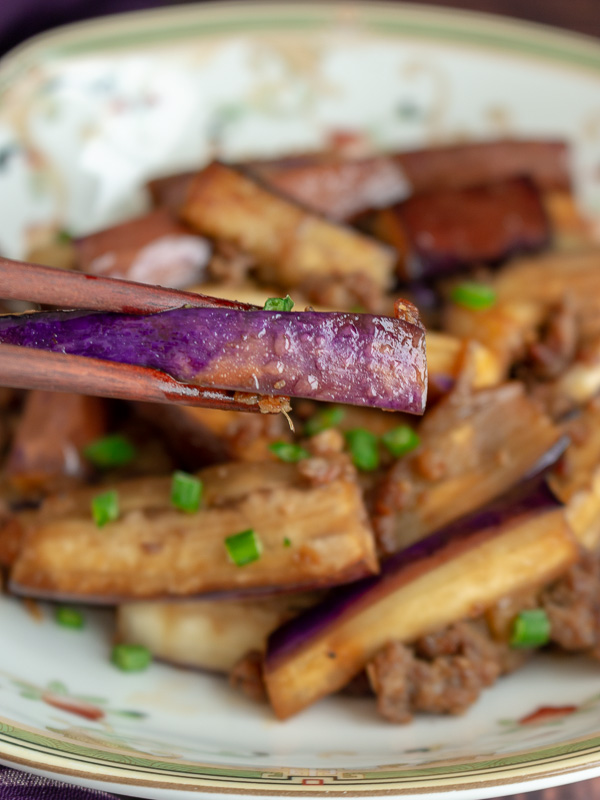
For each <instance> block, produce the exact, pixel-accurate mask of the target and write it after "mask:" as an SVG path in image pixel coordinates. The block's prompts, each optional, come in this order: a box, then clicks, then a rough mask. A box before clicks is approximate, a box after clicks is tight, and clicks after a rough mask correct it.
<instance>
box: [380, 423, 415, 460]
mask: <svg viewBox="0 0 600 800" xmlns="http://www.w3.org/2000/svg"><path fill="white" fill-rule="evenodd" d="M381 441H382V442H383V444H384V445H385V446H386V447H387V449H388V450H389V451H390V453H391V454H392V455H393V456H395V457H396V458H400V456H404V455H406V454H407V453H410V451H411V450H414V449H415V448H416V447H418V446H419V444H420V443H421V440H420V439H419V436H418V434H416V433H415V432H414V431H413V429H412V428H411V427H410V425H399V426H398V427H397V428H392V430H391V431H387V432H386V433H384V434H383V436H382V437H381Z"/></svg>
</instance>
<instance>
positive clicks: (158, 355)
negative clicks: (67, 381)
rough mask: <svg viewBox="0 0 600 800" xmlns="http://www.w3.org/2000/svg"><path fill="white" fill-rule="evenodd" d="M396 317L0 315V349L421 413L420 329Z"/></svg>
mask: <svg viewBox="0 0 600 800" xmlns="http://www.w3.org/2000/svg"><path fill="white" fill-rule="evenodd" d="M412 311H414V307H411V312H412ZM397 313H398V316H399V318H397V319H394V318H391V317H379V316H372V315H370V314H350V313H341V312H340V313H321V312H314V311H306V312H298V313H297V312H285V313H282V312H277V311H238V310H231V309H221V308H178V309H174V310H172V311H164V312H161V313H158V314H151V315H142V316H140V315H132V314H112V313H95V312H80V311H60V312H34V313H31V314H25V315H20V316H6V317H0V342H3V343H6V344H12V345H20V346H23V347H33V348H37V349H41V350H50V351H52V352H59V353H68V354H72V355H79V356H88V357H93V358H99V359H104V360H107V361H118V362H121V363H125V364H134V365H138V366H143V367H152V368H154V369H158V370H161V371H163V372H166V373H168V374H169V375H171V376H172V377H173V378H175V379H176V380H179V381H183V382H186V383H196V384H199V385H201V386H206V387H214V388H220V389H233V390H236V391H242V392H253V393H257V394H262V395H281V394H285V395H290V396H294V397H307V398H311V399H314V400H321V401H325V402H337V403H347V404H350V405H359V406H370V407H374V408H383V409H389V410H391V411H404V412H407V413H412V414H422V413H423V411H424V410H425V403H426V399H427V363H426V355H425V331H424V329H423V327H422V325H421V324H420V322H419V321H418V318H417V317H415V316H414V314H413V313H405V314H403V313H402V310H400V311H399V312H397Z"/></svg>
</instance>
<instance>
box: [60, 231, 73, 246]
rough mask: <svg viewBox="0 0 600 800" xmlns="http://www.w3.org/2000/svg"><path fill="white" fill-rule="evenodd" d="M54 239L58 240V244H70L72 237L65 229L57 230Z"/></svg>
mask: <svg viewBox="0 0 600 800" xmlns="http://www.w3.org/2000/svg"><path fill="white" fill-rule="evenodd" d="M56 241H57V242H59V244H70V243H71V242H72V241H73V237H72V236H71V234H70V233H69V231H65V230H62V231H57V233H56Z"/></svg>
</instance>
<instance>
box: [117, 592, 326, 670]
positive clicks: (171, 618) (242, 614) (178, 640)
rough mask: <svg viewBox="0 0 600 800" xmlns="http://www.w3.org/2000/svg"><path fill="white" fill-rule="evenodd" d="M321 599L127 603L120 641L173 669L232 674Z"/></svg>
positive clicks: (119, 626) (305, 596) (120, 612)
mask: <svg viewBox="0 0 600 800" xmlns="http://www.w3.org/2000/svg"><path fill="white" fill-rule="evenodd" d="M318 599H319V594H318V593H313V594H302V595H294V594H291V595H283V596H281V597H269V598H264V599H262V600H252V599H250V598H246V599H245V600H243V601H242V600H187V601H185V602H183V601H177V602H173V603H161V602H159V601H152V602H147V603H143V602H142V603H126V604H124V605H122V606H119V608H118V609H117V639H118V640H119V641H121V642H128V643H131V644H141V645H143V646H144V647H147V648H148V649H149V650H150V652H151V653H152V654H153V655H154V656H155V657H156V658H160V659H161V660H162V661H168V662H169V663H171V664H178V665H180V666H184V667H193V668H195V669H205V670H212V671H215V672H224V673H227V672H229V671H230V670H231V669H232V668H233V666H234V665H235V664H236V663H237V662H238V661H239V659H241V658H242V657H243V656H245V655H246V653H248V652H250V651H258V652H264V650H265V648H266V643H267V637H268V636H269V634H270V633H272V631H274V630H275V629H276V628H278V627H279V626H280V625H282V624H283V623H284V622H287V621H288V620H289V619H292V618H293V617H295V616H297V615H298V614H299V613H301V612H302V611H304V610H305V609H306V608H307V607H309V606H311V605H314V604H315V603H316V602H318Z"/></svg>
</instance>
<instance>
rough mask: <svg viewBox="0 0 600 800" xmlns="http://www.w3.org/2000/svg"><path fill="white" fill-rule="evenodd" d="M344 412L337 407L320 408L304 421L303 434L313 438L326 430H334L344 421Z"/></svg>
mask: <svg viewBox="0 0 600 800" xmlns="http://www.w3.org/2000/svg"><path fill="white" fill-rule="evenodd" d="M345 415H346V412H345V411H344V409H343V408H340V407H339V406H331V407H330V408H322V409H321V410H320V411H317V413H316V414H315V415H314V416H312V417H311V418H310V419H308V420H306V422H305V423H304V433H305V434H306V435H307V436H314V435H315V434H316V433H321V431H326V430H327V429H328V428H335V426H336V425H339V424H340V422H341V421H342V420H343V419H344V416H345Z"/></svg>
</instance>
